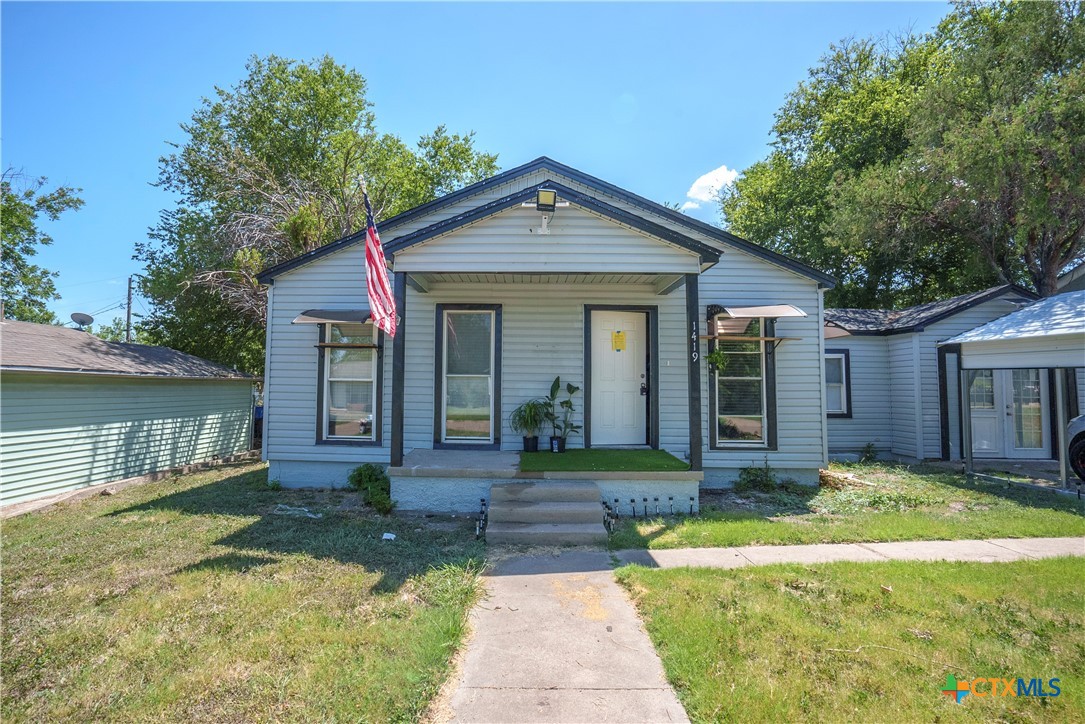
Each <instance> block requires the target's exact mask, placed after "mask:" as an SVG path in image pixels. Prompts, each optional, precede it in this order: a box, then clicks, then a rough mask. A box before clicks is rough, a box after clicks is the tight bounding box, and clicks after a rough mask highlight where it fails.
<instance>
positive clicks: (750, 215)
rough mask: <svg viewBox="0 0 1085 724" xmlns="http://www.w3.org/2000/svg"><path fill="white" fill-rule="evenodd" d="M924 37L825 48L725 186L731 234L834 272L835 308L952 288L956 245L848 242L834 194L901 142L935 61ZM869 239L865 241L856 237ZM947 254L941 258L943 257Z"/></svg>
mask: <svg viewBox="0 0 1085 724" xmlns="http://www.w3.org/2000/svg"><path fill="white" fill-rule="evenodd" d="M939 60H940V57H939V52H938V48H937V47H936V46H935V45H933V44H931V43H927V42H923V40H922V39H916V38H910V37H909V38H894V39H881V40H877V41H875V40H870V39H866V40H851V39H849V40H845V41H842V42H840V43H837V44H834V45H833V46H831V47H830V49H829V52H828V53H827V54H826V55H825V56H823V57H822V59H821V61H820V62H819V64H818V65H817V66H815V67H814V68H812V69H811V70H810V72H809V78H808V79H807V80H805V81H803V82H801V83H799V85H798V87H797V88H796V89H795V90H794V91H792V92H791V93H790V94H789V95H788V97H787V99H786V101H785V102H784V105H783V107H782V108H781V109H780V110H779V111H778V112H777V114H776V121H775V123H774V125H773V141H772V151H771V152H770V154H769V156H768V158H766V159H765V160H764V161H760V162H758V163H756V164H754V165H753V166H752V167H750V168H748V169H746V171H745V172H744V173H743V174H742V176H741V177H740V178H739V179H738V180H737V181H736V183H735V184H734V185H733V186H732V187H730V188H726V189H724V191H723V193H722V195H721V211H722V214H723V217H724V221H725V223H726V224H727V225H728V226H729V228H730V229H731V230H733V231H734V232H735V233H737V234H740V235H742V236H745V237H747V238H749V239H751V240H753V241H756V242H758V243H761V244H764V245H766V246H769V247H771V248H773V249H775V250H776V251H780V252H782V253H785V254H788V255H791V256H795V257H797V258H799V259H802V260H804V261H806V262H807V263H809V264H811V265H813V266H815V267H818V268H820V269H824V270H825V271H827V272H829V273H831V274H833V275H834V276H835V277H836V278H837V279H838V280H839V285H838V286H837V288H836V289H834V290H832V291H831V292H830V293H829V295H828V302H829V303H830V304H833V305H835V306H855V307H872V306H892V305H894V304H898V305H899V304H911V303H915V302H917V301H923V298H924V297H926V296H937V295H939V294H944V293H949V292H954V291H956V290H957V288H956V281H957V280H956V278H955V277H954V276H953V275H946V274H944V273H943V270H944V269H946V268H953V267H955V266H960V264H959V263H958V262H959V261H960V259H959V257H960V255H961V251H960V246H959V245H957V244H943V245H934V244H930V243H927V241H928V240H923V241H922V242H920V244H919V245H920V247H923V248H922V253H919V254H917V253H915V252H916V251H917V249H916V247H915V245H914V244H909V245H874V244H869V243H852V239H851V238H850V237H846V236H844V237H842V236H841V234H840V233H839V231H840V229H839V220H838V219H837V218H836V215H837V206H838V200H839V198H840V196H841V195H842V194H846V193H848V191H849V189H850V187H851V186H852V185H853V184H854V183H856V182H857V180H858V179H860V178H861V177H862V175H863V174H864V173H865V172H866V171H867V170H868V169H871V168H880V167H882V166H883V165H884V164H886V163H890V162H893V161H894V160H896V159H899V158H901V157H902V156H903V155H904V154H905V153H906V152H907V150H908V148H909V145H910V140H909V137H908V128H909V113H910V108H911V106H912V105H914V103H915V99H916V98H917V96H918V94H919V93H920V91H921V89H922V88H923V87H924V86H925V85H926V83H927V82H928V81H929V79H930V78H931V76H932V75H933V74H935V73H937V71H938V68H939ZM863 241H864V242H865V241H866V240H865V239H864V240H863ZM947 262H948V263H947Z"/></svg>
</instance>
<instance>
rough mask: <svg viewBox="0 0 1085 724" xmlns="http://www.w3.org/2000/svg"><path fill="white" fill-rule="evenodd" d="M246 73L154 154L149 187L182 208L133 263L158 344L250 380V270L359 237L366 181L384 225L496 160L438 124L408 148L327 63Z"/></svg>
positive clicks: (357, 80)
mask: <svg viewBox="0 0 1085 724" xmlns="http://www.w3.org/2000/svg"><path fill="white" fill-rule="evenodd" d="M247 71H248V74H247V76H246V77H245V78H243V79H242V80H241V81H240V82H239V83H237V84H236V85H235V86H233V87H230V88H215V90H214V94H213V95H212V96H211V97H210V98H205V99H204V100H203V101H202V103H201V104H200V106H199V107H198V108H197V109H196V111H195V112H194V113H193V115H192V118H191V120H190V121H188V122H187V123H184V124H182V126H181V129H182V131H183V132H184V134H185V138H184V140H183V141H182V142H180V143H177V144H175V146H174V148H175V150H174V152H173V153H171V154H169V155H167V156H164V157H162V158H161V159H160V161H159V179H158V185H159V186H160V187H162V188H163V189H165V190H166V191H169V192H171V193H172V194H174V196H175V197H176V198H177V199H179V201H178V203H177V205H176V206H175V207H173V208H170V209H166V210H164V211H163V212H162V213H161V215H160V219H159V223H158V225H157V226H156V227H155V228H154V229H153V230H152V232H151V234H150V238H149V240H148V241H147V242H144V243H141V244H139V245H137V248H136V258H137V259H138V260H140V261H142V262H143V263H144V264H145V265H146V269H147V271H146V279H144V280H142V281H141V292H142V293H143V294H144V295H145V296H147V298H148V299H149V300H150V301H151V303H152V311H151V314H150V315H149V316H148V317H147V319H146V320H145V326H146V328H147V330H148V333H149V334H150V335H151V336H152V337H153V338H154V340H155V341H156V342H157V343H159V344H165V345H168V346H170V347H174V348H176V349H180V350H182V351H185V352H190V353H193V354H197V355H200V356H202V357H206V358H208V359H212V360H214V361H217V362H221V363H224V364H228V365H231V366H234V367H237V368H239V369H242V370H244V371H247V372H252V373H256V374H259V373H261V372H262V368H263V361H264V355H263V345H264V325H265V315H266V296H265V291H264V288H263V287H262V286H261V285H260V284H259V283H258V282H257V280H256V275H257V273H259V272H260V271H261V270H263V269H264V268H267V267H268V266H272V265H274V264H277V263H279V262H282V261H285V260H287V259H291V258H293V257H295V256H297V255H299V254H302V253H304V252H307V251H311V250H312V249H315V248H318V247H320V246H322V245H324V244H327V243H329V242H331V241H334V240H336V239H338V238H340V237H343V236H347V235H349V234H352V233H354V232H356V231H358V230H359V229H361V228H362V227H363V226H364V224H365V211H364V205H363V203H362V190H363V179H364V180H365V181H366V182H367V184H368V191H369V197H370V200H371V201H372V204H373V208H374V211H375V213H376V214H377V217H378V222H379V220H380V219H381V218H387V217H389V216H391V215H394V214H396V213H399V212H401V211H405V210H406V209H409V208H412V207H414V206H417V205H419V204H422V203H425V202H426V201H430V200H432V199H433V198H435V197H436V196H437V195H439V194H444V193H446V192H448V191H452V190H454V189H456V188H459V187H461V186H463V185H465V184H468V183H472V182H474V181H478V180H480V179H482V178H484V177H486V176H489V175H491V174H492V173H494V171H496V168H497V164H496V157H495V156H493V155H491V154H486V153H482V152H480V151H477V150H476V149H475V147H474V137H473V134H470V133H469V134H466V135H459V134H451V133H449V132H448V131H447V130H446V129H445V128H444V126H438V127H437V128H436V129H435V130H434V132H433V133H431V134H428V135H425V136H423V137H422V138H421V139H420V140H419V141H418V143H417V144H416V146H415V147H414V148H412V147H410V146H408V145H407V144H405V143H404V142H403V141H402V140H400V139H399V138H398V137H397V136H394V135H391V134H387V133H380V132H379V131H378V130H377V126H376V117H375V115H374V113H373V111H372V107H371V104H370V102H369V101H368V99H367V98H366V81H365V79H364V78H363V77H362V76H361V75H360V74H359V73H358V72H357V71H355V70H352V69H349V68H346V67H344V66H342V65H339V64H337V63H336V62H335V61H334V60H333V59H332V58H330V57H327V56H325V57H323V58H319V59H316V60H314V61H312V62H308V63H305V62H298V61H294V60H289V59H286V58H280V57H278V56H274V55H272V56H268V57H264V58H260V57H253V58H251V59H250V61H249V63H248V65H247Z"/></svg>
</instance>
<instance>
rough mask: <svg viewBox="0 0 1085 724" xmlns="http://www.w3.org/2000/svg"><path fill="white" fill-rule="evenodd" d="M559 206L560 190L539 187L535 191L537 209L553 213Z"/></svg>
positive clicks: (541, 211)
mask: <svg viewBox="0 0 1085 724" xmlns="http://www.w3.org/2000/svg"><path fill="white" fill-rule="evenodd" d="M557 208H558V192H557V191H554V190H553V189H539V190H538V191H536V192H535V210H536V211H538V212H540V213H543V214H552V213H554V211H555V210H556V209H557Z"/></svg>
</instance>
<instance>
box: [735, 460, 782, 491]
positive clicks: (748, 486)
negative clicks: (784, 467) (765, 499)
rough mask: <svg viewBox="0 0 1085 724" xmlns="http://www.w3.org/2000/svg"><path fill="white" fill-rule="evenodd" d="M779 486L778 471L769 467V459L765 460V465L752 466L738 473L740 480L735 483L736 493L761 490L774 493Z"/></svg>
mask: <svg viewBox="0 0 1085 724" xmlns="http://www.w3.org/2000/svg"><path fill="white" fill-rule="evenodd" d="M778 486H779V481H778V480H777V479H776V471H775V470H773V469H772V466H770V465H769V459H768V458H765V463H764V464H763V465H750V466H748V467H745V468H742V469H741V470H739V471H738V480H736V481H735V491H737V492H744V491H747V490H759V491H762V492H766V493H768V492H772V491H773V490H775V489H776V488H777V487H778Z"/></svg>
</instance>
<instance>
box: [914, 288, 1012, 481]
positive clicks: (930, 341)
mask: <svg viewBox="0 0 1085 724" xmlns="http://www.w3.org/2000/svg"><path fill="white" fill-rule="evenodd" d="M1020 300H1021V299H1020V298H1019V297H1017V296H1016V295H1013V294H1008V295H1005V296H1002V297H1000V298H998V299H993V300H991V301H989V302H984V303H983V304H977V305H976V306H974V307H972V308H971V309H966V310H964V311H963V312H959V313H958V314H954V315H953V316H952V317H949V318H947V319H943V320H942V321H940V322H935V323H934V324H932V325H930V326H929V327H927V328H926V329H924V330H923V331H922V332H916V333H915V336H916V337H917V338H918V340H919V364H920V377H921V382H920V395H921V405H922V428H923V456H924V457H925V458H940V457H941V456H942V433H941V419H942V418H941V413H940V411H939V404H938V343H939V342H944V341H946V340H947V339H950V338H952V337H955V336H957V335H958V334H962V333H964V332H967V331H968V330H970V329H974V328H976V327H978V326H980V325H981V324H986V323H987V322H990V321H991V320H994V319H998V318H999V317H1002V316H1004V315H1006V314H1009V313H1010V312H1013V311H1015V310H1017V309H1018V305H1016V304H1014V303H1013V302H1014V301H1020ZM906 336H908V335H906ZM948 362H949V360H947V363H948ZM946 373H947V375H953V374H955V372H954V369H953V368H951V367H949V365H948V364H947V370H946ZM948 402H949V408H950V420H951V421H952V420H954V419H956V418H957V416H958V408H959V407H960V404H959V401H958V400H957V399H956V397H950V398H949V399H948ZM955 435H958V432H957V430H956V429H954V428H953V427H951V428H950V438H951V439H953V436H955ZM957 447H959V446H958V445H956V444H954V445H953V448H954V452H955V453H957V454H956V456H954V459H960V456H959V452H958V451H957V450H956V448H957Z"/></svg>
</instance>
